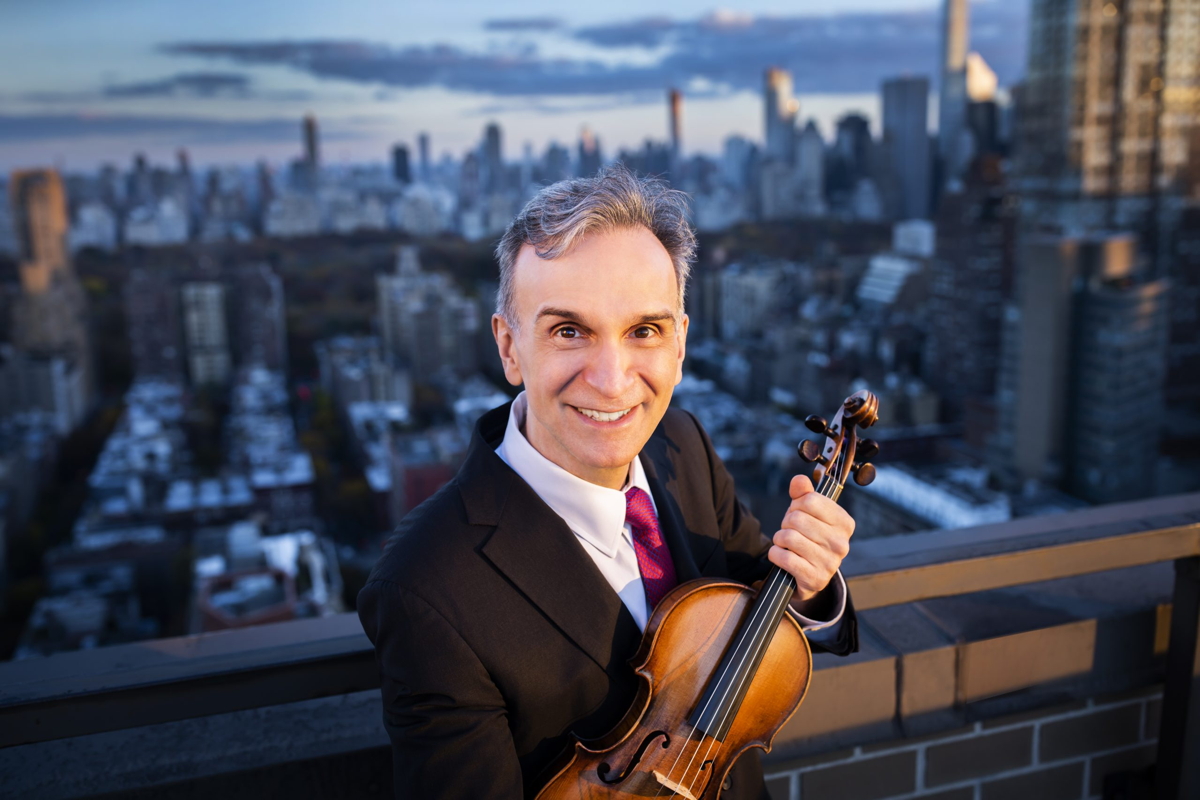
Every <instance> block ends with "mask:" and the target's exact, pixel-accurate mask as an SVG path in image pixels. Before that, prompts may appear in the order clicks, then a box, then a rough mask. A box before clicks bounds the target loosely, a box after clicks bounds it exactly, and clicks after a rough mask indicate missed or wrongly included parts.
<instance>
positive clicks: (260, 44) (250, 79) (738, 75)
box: [0, 0, 1027, 170]
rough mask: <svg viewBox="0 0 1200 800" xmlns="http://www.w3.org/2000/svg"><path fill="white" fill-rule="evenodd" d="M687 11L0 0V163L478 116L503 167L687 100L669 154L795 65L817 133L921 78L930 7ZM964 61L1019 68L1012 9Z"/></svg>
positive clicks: (981, 34) (205, 155)
mask: <svg viewBox="0 0 1200 800" xmlns="http://www.w3.org/2000/svg"><path fill="white" fill-rule="evenodd" d="M830 5H831V4H830V3H828V2H816V1H815V0H793V2H786V3H785V2H778V1H777V0H776V1H770V0H768V1H766V2H764V1H762V0H760V1H759V2H749V1H746V2H732V3H729V2H727V3H725V4H724V5H723V6H721V7H720V8H716V7H714V8H712V9H711V10H707V11H700V10H699V9H701V8H703V7H701V6H697V5H695V4H694V3H684V2H680V1H679V0H675V1H673V2H660V3H656V4H654V5H653V6H652V8H653V15H652V16H651V15H648V8H651V7H649V6H647V4H645V3H637V2H629V1H628V0H609V2H604V3H589V4H566V3H562V2H561V1H559V2H550V0H533V1H532V2H524V3H522V4H520V5H519V6H518V5H516V4H504V5H503V8H504V9H505V13H504V14H503V15H501V14H499V13H498V12H497V7H498V6H500V4H497V3H495V2H486V3H485V2H482V1H481V0H449V1H447V2H439V3H415V2H379V1H378V0H340V1H339V2H337V3H332V2H326V3H317V2H311V1H310V0H287V1H286V2H284V1H282V0H267V1H265V2H264V1H261V0H254V1H253V2H247V0H241V2H232V0H209V2H205V3H179V2H165V1H164V0H119V1H118V2H105V3H97V2H93V1H91V0H54V1H53V2H44V1H42V2H38V1H37V0H4V2H2V3H0V169H4V170H8V169H12V168H15V167H20V166H33V165H57V166H60V167H65V168H67V169H90V168H92V167H94V166H96V165H97V164H98V163H101V162H103V161H111V162H114V163H117V164H122V165H123V164H127V163H128V161H129V160H130V159H131V158H132V155H133V153H134V152H138V151H140V152H145V153H146V154H147V155H148V156H150V158H151V159H152V160H156V161H160V160H164V159H169V158H173V153H174V151H175V150H176V149H177V148H179V147H186V148H188V150H189V152H190V153H191V155H192V158H193V160H194V161H195V162H197V163H199V164H208V163H216V162H221V163H224V162H249V161H252V160H254V159H257V158H260V157H261V158H266V159H268V160H270V161H273V162H282V161H285V160H287V159H289V158H292V157H294V156H295V155H296V154H297V153H298V152H299V147H300V145H299V140H300V136H299V119H300V117H302V116H303V115H304V114H306V113H313V114H315V115H316V116H317V118H318V120H319V123H320V129H321V136H322V155H323V158H324V160H325V161H326V162H327V163H342V162H345V163H349V162H361V161H381V160H382V159H383V158H384V157H385V156H386V153H387V150H388V148H389V147H390V146H391V145H392V144H393V143H395V142H409V143H412V142H414V141H415V138H416V135H417V133H418V132H420V131H428V132H429V134H430V136H431V139H432V142H433V147H434V153H435V155H436V156H439V157H440V156H441V155H442V154H443V153H445V152H450V153H453V154H454V155H456V156H460V155H461V154H462V152H463V151H464V150H466V149H467V148H469V147H471V146H472V145H474V144H475V143H476V142H477V141H478V140H479V138H480V135H481V131H482V129H483V127H484V125H486V124H487V123H488V122H489V121H492V120H496V121H499V122H500V123H501V125H502V126H503V128H504V133H505V141H504V146H505V155H506V157H508V158H517V157H518V156H519V155H520V153H521V150H522V148H523V146H524V144H525V143H526V142H528V143H531V144H532V145H533V147H534V149H535V152H538V153H541V152H542V150H543V149H544V148H545V146H546V144H547V143H548V142H550V141H552V140H557V141H560V142H563V143H567V144H571V143H573V142H574V141H575V140H576V139H577V137H578V134H579V130H580V128H581V126H583V125H588V126H589V127H591V128H592V130H594V131H595V132H596V134H597V135H598V136H599V137H600V139H601V142H602V144H603V146H604V149H605V153H606V155H610V154H612V153H614V152H615V150H616V149H617V148H618V147H621V146H637V145H638V144H639V143H640V142H641V141H643V140H644V139H645V138H647V137H653V138H656V139H662V138H665V136H666V103H665V93H666V90H667V89H668V88H669V87H671V86H677V87H679V88H681V89H682V90H683V91H684V95H685V106H684V109H685V110H684V149H685V151H686V152H695V151H705V152H716V151H718V150H719V148H720V146H721V142H722V140H723V139H724V138H725V137H726V136H728V135H729V134H731V133H740V134H742V135H745V136H748V137H751V138H754V139H758V138H759V137H760V136H761V129H762V103H761V98H760V86H761V82H762V72H763V70H764V69H765V68H766V67H768V66H772V65H778V66H783V67H787V68H789V69H791V70H792V73H793V75H794V77H795V81H796V90H797V94H798V95H799V97H800V102H801V112H800V113H801V117H802V118H807V117H813V118H814V119H816V120H817V122H818V125H820V126H821V128H822V130H823V132H825V133H826V134H828V132H829V131H830V129H831V126H832V122H833V120H834V119H836V117H837V116H838V115H840V114H841V113H844V112H845V111H848V110H859V111H862V112H864V113H866V114H867V115H868V116H869V117H871V118H872V122H873V124H877V114H878V101H877V99H876V94H877V92H878V88H879V83H880V81H881V80H882V79H883V78H886V77H892V76H895V75H901V74H923V75H929V76H930V77H931V78H935V77H936V76H935V75H934V71H935V69H936V66H937V50H938V42H939V39H940V26H939V15H940V4H933V3H927V2H920V0H917V2H913V1H912V0H908V1H906V0H841V2H839V3H837V4H836V6H837V8H838V9H839V10H838V12H837V13H836V14H831V13H829V12H828V11H826V9H828V8H829V7H830ZM971 17H972V20H971V21H972V26H971V27H972V43H971V46H972V49H974V50H977V51H979V52H980V53H981V54H982V55H983V56H984V58H985V59H986V60H987V62H988V63H989V64H990V65H991V67H992V68H993V69H994V70H995V71H996V72H997V74H998V75H999V78H1000V84H1001V86H1010V85H1012V84H1013V83H1014V82H1015V81H1017V80H1019V79H1020V77H1021V74H1022V72H1023V68H1024V62H1025V37H1026V30H1025V27H1026V22H1025V20H1026V18H1027V2H1026V0H1020V1H1019V2H1001V1H1000V0H991V1H989V2H974V3H972V8H971Z"/></svg>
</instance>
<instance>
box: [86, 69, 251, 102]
mask: <svg viewBox="0 0 1200 800" xmlns="http://www.w3.org/2000/svg"><path fill="white" fill-rule="evenodd" d="M250 83H251V81H250V76H249V75H245V74H242V73H240V72H189V73H180V74H178V75H173V76H171V77H169V78H162V79H160V80H156V81H145V82H142V83H123V84H117V85H114V86H106V87H105V88H104V95H105V96H106V97H171V96H175V97H217V96H219V95H246V94H247V93H249V91H250Z"/></svg>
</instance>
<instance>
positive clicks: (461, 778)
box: [358, 580, 522, 800]
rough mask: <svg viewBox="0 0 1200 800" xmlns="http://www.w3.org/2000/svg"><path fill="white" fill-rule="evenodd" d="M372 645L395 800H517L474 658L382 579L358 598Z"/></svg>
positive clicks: (504, 721)
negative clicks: (444, 799)
mask: <svg viewBox="0 0 1200 800" xmlns="http://www.w3.org/2000/svg"><path fill="white" fill-rule="evenodd" d="M358 616H359V619H361V620H362V624H363V630H364V631H366V634H367V637H368V638H370V640H371V642H372V643H373V644H374V645H375V658H376V661H377V663H378V665H379V673H380V678H381V681H382V687H381V688H382V693H383V722H384V727H385V728H386V729H387V732H388V737H389V738H390V739H391V741H392V770H393V776H394V780H395V796H396V797H398V798H405V800H423V799H424V798H441V797H470V798H484V799H487V800H519V798H521V797H522V784H521V768H520V765H519V763H518V761H517V754H516V749H515V746H514V744H513V739H512V734H511V733H510V731H509V727H508V717H507V712H506V710H505V706H504V699H503V698H502V697H501V694H500V691H499V689H498V688H497V687H496V685H495V684H494V683H493V682H492V680H491V678H490V677H489V676H488V674H487V670H486V669H484V667H483V664H482V663H481V662H480V661H479V658H478V657H477V656H476V655H475V653H474V651H473V650H472V649H471V648H470V647H469V646H468V645H467V643H466V642H465V641H463V639H462V637H461V636H460V635H459V633H458V632H457V631H456V630H455V628H454V627H453V626H452V625H451V624H450V623H449V622H447V620H446V619H445V618H444V617H443V616H442V615H441V614H440V613H439V612H438V610H437V609H435V608H434V607H433V606H431V605H430V604H429V603H427V602H426V601H425V600H424V599H422V598H420V597H418V596H417V595H415V594H413V593H412V592H410V591H408V590H406V589H404V588H402V587H401V586H398V585H397V584H395V583H392V582H390V581H385V580H373V581H370V582H369V583H367V585H366V586H365V587H363V589H362V591H361V592H359V594H358Z"/></svg>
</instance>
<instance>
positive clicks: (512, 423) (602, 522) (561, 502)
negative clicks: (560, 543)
mask: <svg viewBox="0 0 1200 800" xmlns="http://www.w3.org/2000/svg"><path fill="white" fill-rule="evenodd" d="M527 409H528V400H527V399H526V397H525V392H521V393H520V394H519V395H517V398H516V399H515V400H513V403H512V410H511V411H510V412H509V415H508V427H507V428H506V429H505V431H504V440H503V441H502V442H500V446H499V447H497V448H496V455H498V456H500V458H501V459H503V460H504V463H506V464H508V465H509V466H510V467H512V469H513V471H514V472H516V473H517V474H518V475H520V476H521V478H522V479H523V480H524V481H525V482H526V483H528V484H529V486H530V487H531V488H532V489H533V491H534V492H535V493H536V494H537V496H538V497H540V498H542V501H543V502H545V503H546V505H548V506H550V509H551V510H552V511H554V513H555V514H558V516H560V517H562V519H563V521H564V522H566V523H567V527H569V528H570V529H571V530H572V531H573V532H574V533H575V534H576V535H577V536H579V537H580V538H582V539H584V540H586V541H587V542H588V543H590V544H591V545H593V546H594V547H595V548H596V549H598V550H599V551H600V552H602V553H604V554H605V555H606V556H609V557H612V556H614V555H616V552H617V545H618V543H619V542H620V539H621V534H622V533H623V531H624V529H625V492H626V491H627V490H628V489H629V488H630V487H631V486H636V487H638V488H639V489H641V490H642V491H644V492H645V493H646V494H647V495H648V496H649V495H650V484H649V482H648V481H647V479H646V473H645V470H643V469H642V463H641V458H640V457H638V458H635V459H634V460H633V462H632V463H631V464H630V465H629V476H628V477H627V478H626V481H625V486H624V487H623V488H622V489H620V490H617V489H608V488H606V487H604V486H598V485H596V484H594V483H590V482H588V481H585V480H584V479H583V478H580V477H578V476H576V475H572V474H571V473H570V472H567V471H566V470H565V469H563V468H562V467H560V466H558V465H557V464H555V463H554V462H553V461H551V460H550V459H548V458H546V457H545V456H543V455H542V454H541V453H539V452H538V451H537V450H535V449H534V447H533V445H531V444H530V443H529V440H528V439H526V438H525V434H524V433H522V432H521V426H522V425H523V424H524V422H525V414H526V411H527ZM651 502H652V503H653V498H651Z"/></svg>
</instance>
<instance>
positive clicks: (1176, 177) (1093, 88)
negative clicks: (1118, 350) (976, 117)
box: [1015, 0, 1200, 400]
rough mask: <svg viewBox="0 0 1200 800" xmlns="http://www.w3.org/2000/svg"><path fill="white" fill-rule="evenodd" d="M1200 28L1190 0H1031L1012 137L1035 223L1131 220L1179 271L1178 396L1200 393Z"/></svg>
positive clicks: (1150, 252) (1174, 353)
mask: <svg viewBox="0 0 1200 800" xmlns="http://www.w3.org/2000/svg"><path fill="white" fill-rule="evenodd" d="M1198 28H1200V4H1198V3H1196V2H1193V0H1125V2H1114V3H1103V4H1096V3H1092V2H1089V1H1088V0H1039V2H1037V3H1034V4H1033V6H1032V15H1031V19H1030V37H1029V65H1028V68H1027V69H1026V79H1025V85H1024V88H1023V90H1022V93H1021V102H1020V104H1019V106H1018V109H1017V114H1018V125H1017V129H1016V139H1017V141H1016V146H1015V157H1016V158H1015V162H1016V164H1015V173H1016V176H1017V177H1016V183H1017V185H1018V186H1019V187H1020V190H1021V195H1022V198H1021V209H1022V217H1023V218H1024V219H1025V220H1027V221H1028V224H1029V226H1030V227H1035V226H1042V227H1044V226H1047V225H1056V226H1059V227H1061V228H1062V229H1065V230H1106V229H1107V230H1112V229H1128V230H1134V231H1136V232H1137V233H1138V235H1139V237H1140V239H1141V241H1142V248H1143V251H1144V254H1145V255H1146V256H1147V257H1148V259H1149V261H1150V265H1151V267H1152V270H1153V272H1154V275H1155V276H1156V277H1166V278H1169V279H1170V280H1171V283H1172V291H1171V323H1170V330H1171V336H1170V356H1169V359H1168V360H1169V363H1170V364H1171V367H1170V370H1169V374H1168V379H1167V381H1168V384H1167V394H1168V396H1169V397H1172V398H1174V399H1180V400H1182V399H1185V398H1197V397H1200V377H1197V376H1198V374H1200V373H1198V372H1197V370H1196V369H1195V367H1194V366H1189V365H1195V364H1197V363H1198V359H1197V355H1196V346H1195V342H1196V337H1197V334H1198V333H1200V322H1198V321H1197V315H1196V311H1195V309H1196V302H1197V298H1200V294H1198V293H1197V289H1196V288H1195V287H1196V278H1195V270H1196V263H1197V259H1196V257H1195V256H1192V255H1190V253H1189V248H1190V247H1191V246H1192V245H1191V244H1190V241H1191V240H1190V232H1189V231H1188V230H1187V223H1188V222H1189V221H1192V220H1195V219H1196V218H1197V209H1198V208H1200V91H1197V88H1196V87H1197V86H1198V85H1200V58H1198V57H1197V49H1196V35H1195V31H1196V30H1197V29H1198Z"/></svg>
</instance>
